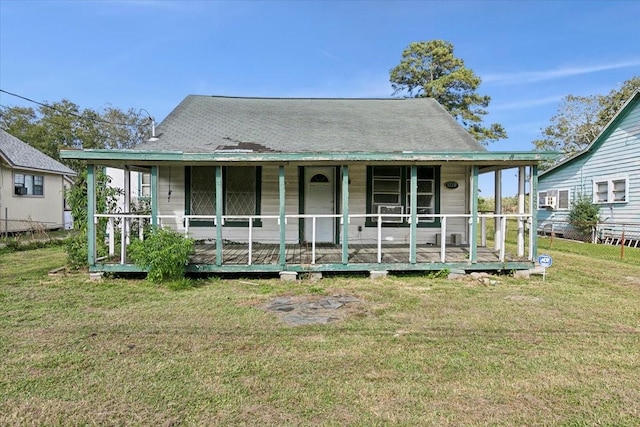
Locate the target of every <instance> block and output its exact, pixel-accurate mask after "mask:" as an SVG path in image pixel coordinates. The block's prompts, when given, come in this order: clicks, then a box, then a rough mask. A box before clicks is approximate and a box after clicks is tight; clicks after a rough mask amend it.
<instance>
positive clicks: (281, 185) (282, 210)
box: [278, 165, 287, 268]
mask: <svg viewBox="0 0 640 427" xmlns="http://www.w3.org/2000/svg"><path fill="white" fill-rule="evenodd" d="M278 195H279V201H278V205H279V211H278V212H279V222H280V265H281V266H282V267H283V268H284V266H285V264H286V263H287V251H286V246H285V241H286V231H287V230H286V224H285V221H286V217H285V215H286V207H285V180H284V165H280V166H279V167H278Z"/></svg>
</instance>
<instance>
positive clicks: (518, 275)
mask: <svg viewBox="0 0 640 427" xmlns="http://www.w3.org/2000/svg"><path fill="white" fill-rule="evenodd" d="M513 277H514V278H515V279H530V278H531V270H516V271H514V272H513Z"/></svg>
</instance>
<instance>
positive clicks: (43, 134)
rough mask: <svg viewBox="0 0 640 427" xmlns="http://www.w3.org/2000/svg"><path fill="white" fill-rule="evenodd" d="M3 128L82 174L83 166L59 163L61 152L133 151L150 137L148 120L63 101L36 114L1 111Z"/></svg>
mask: <svg viewBox="0 0 640 427" xmlns="http://www.w3.org/2000/svg"><path fill="white" fill-rule="evenodd" d="M0 128H2V129H4V130H5V131H7V132H9V133H10V134H12V135H13V136H15V137H17V138H19V139H21V140H22V141H24V142H26V143H27V144H29V145H31V146H32V147H34V148H37V149H38V150H40V151H42V152H43V153H45V154H46V155H48V156H50V157H52V158H54V159H56V160H59V161H61V162H63V163H65V164H67V165H68V166H69V167H71V168H73V169H75V170H76V171H80V170H81V169H82V163H80V162H77V161H76V162H74V161H70V160H62V159H60V150H62V149H82V148H94V149H95V148H131V147H133V146H134V145H136V144H138V143H140V142H142V141H144V140H145V139H147V138H148V137H149V133H150V126H149V117H148V115H146V114H141V112H140V111H138V112H136V111H135V110H133V109H129V110H127V111H126V112H125V111H122V110H120V109H117V108H113V107H107V108H106V109H105V110H104V111H103V112H102V113H99V112H97V111H95V110H92V109H84V110H83V109H81V108H80V107H79V106H78V105H76V104H74V103H73V102H71V101H69V100H66V99H63V100H62V101H60V102H55V103H52V104H48V105H44V104H43V105H40V106H39V107H38V109H37V110H34V109H33V108H30V107H2V108H0Z"/></svg>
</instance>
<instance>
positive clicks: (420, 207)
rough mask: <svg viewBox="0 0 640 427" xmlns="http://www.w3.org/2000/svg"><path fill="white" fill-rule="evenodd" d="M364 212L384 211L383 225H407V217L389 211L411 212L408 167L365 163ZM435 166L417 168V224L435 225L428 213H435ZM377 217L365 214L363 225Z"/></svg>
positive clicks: (370, 222) (436, 196)
mask: <svg viewBox="0 0 640 427" xmlns="http://www.w3.org/2000/svg"><path fill="white" fill-rule="evenodd" d="M367 174H368V179H367V192H368V197H367V212H368V213H372V214H378V213H380V214H386V216H384V217H383V219H382V222H383V223H384V224H386V225H407V224H408V219H407V218H403V217H402V216H394V215H393V214H400V215H402V214H411V167H408V166H369V167H368V168H367ZM437 176H438V169H437V168H436V167H433V166H418V168H417V194H416V200H417V206H416V208H417V209H416V213H417V214H418V215H419V217H420V222H419V223H418V224H419V225H420V226H428V225H427V224H429V223H431V224H432V225H436V224H435V223H436V219H435V218H434V217H432V216H427V215H428V214H434V213H436V208H437V206H436V203H437V198H438V194H437V185H436V183H437ZM377 221H378V218H377V217H369V218H367V220H366V225H367V226H373V225H375V224H376V223H377Z"/></svg>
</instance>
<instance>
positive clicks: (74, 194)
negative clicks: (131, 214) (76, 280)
mask: <svg viewBox="0 0 640 427" xmlns="http://www.w3.org/2000/svg"><path fill="white" fill-rule="evenodd" d="M110 181H111V178H109V176H108V175H107V174H106V173H105V171H104V169H102V168H96V171H95V182H96V212H97V213H107V212H109V213H112V212H116V211H117V209H118V196H119V195H120V194H122V190H121V189H119V188H113V187H111V186H109V185H108V184H109V182H110ZM65 196H66V199H67V203H68V204H69V206H70V207H71V215H72V216H73V227H74V230H75V231H76V233H75V234H74V235H73V236H72V237H70V238H69V239H67V245H66V251H67V263H68V265H69V267H71V268H72V269H79V268H83V267H86V266H87V262H88V261H87V260H88V257H87V251H88V236H87V226H88V221H89V218H87V212H88V192H87V171H86V169H85V170H83V171H81V172H80V173H79V174H78V176H77V177H76V179H75V182H74V184H73V186H72V187H71V189H69V191H67V193H66V195H65ZM107 221H108V219H107V218H100V219H99V220H98V224H97V227H96V252H97V255H98V257H101V256H106V255H107V253H108V248H107V245H106V243H105V238H106V233H107Z"/></svg>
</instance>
